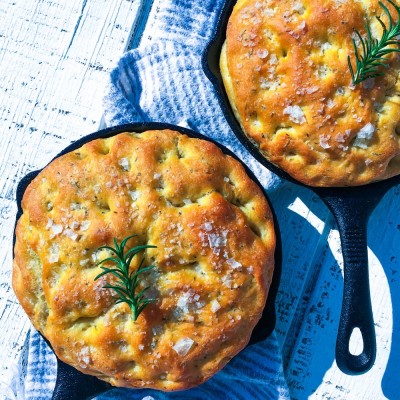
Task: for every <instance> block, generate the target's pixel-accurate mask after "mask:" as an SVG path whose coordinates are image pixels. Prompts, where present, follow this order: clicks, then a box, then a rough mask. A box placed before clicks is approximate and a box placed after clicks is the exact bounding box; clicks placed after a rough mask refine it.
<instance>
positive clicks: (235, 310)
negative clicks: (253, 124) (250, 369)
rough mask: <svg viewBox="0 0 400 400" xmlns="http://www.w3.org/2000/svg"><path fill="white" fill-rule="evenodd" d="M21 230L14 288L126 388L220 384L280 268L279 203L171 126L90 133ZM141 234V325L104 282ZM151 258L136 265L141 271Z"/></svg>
mask: <svg viewBox="0 0 400 400" xmlns="http://www.w3.org/2000/svg"><path fill="white" fill-rule="evenodd" d="M22 208H23V214H22V216H21V218H20V219H19V221H18V224H17V228H16V245H15V259H14V267H13V287H14V291H15V293H16V295H17V297H18V299H19V301H20V303H21V304H22V306H23V308H24V309H25V311H26V312H27V314H28V316H29V318H30V319H31V320H32V323H33V325H34V326H35V327H36V328H37V329H38V330H39V331H40V332H41V333H42V334H43V335H44V336H45V337H46V338H47V339H48V340H49V341H50V343H51V345H52V347H53V349H54V351H55V352H56V354H57V356H58V357H59V358H60V359H62V360H64V361H65V362H67V363H69V364H71V365H73V366H74V367H75V368H77V369H79V370H80V371H82V372H84V373H88V374H91V375H95V376H97V377H99V378H101V379H103V380H105V381H108V382H110V383H111V384H113V385H116V386H125V387H147V388H156V389H161V390H165V391H170V390H180V389H187V388H190V387H192V386H194V385H197V384H199V383H201V382H203V381H205V380H206V379H208V378H210V377H211V376H212V375H213V374H215V373H216V372H217V371H218V370H220V369H221V368H222V367H223V366H224V365H225V364H226V363H227V362H228V361H229V360H230V359H231V358H232V357H233V356H235V355H236V354H237V353H238V352H239V351H240V350H241V349H243V347H244V346H245V345H246V344H247V343H248V341H249V338H250V335H251V332H252V329H253V328H254V326H255V324H256V323H257V322H258V320H259V319H260V316H261V313H262V311H263V308H264V305H265V302H266V297H267V293H268V290H269V286H270V282H271V278H272V273H273V269H274V260H273V256H274V248H275V233H274V227H273V220H272V216H271V211H270V208H269V206H268V203H267V201H266V199H265V197H264V195H263V193H262V191H261V190H260V188H259V187H258V186H257V185H256V184H255V183H254V182H253V181H252V180H251V179H250V178H249V177H248V175H247V174H246V172H245V170H244V168H243V167H242V165H241V164H240V163H239V162H238V161H236V160H235V159H233V158H232V157H230V156H227V155H225V154H223V153H222V151H221V150H220V149H219V148H218V147H217V146H216V145H214V144H212V143H210V142H208V141H205V140H199V139H194V138H189V137H188V136H185V135H182V134H180V133H178V132H175V131H171V130H157V131H147V132H144V133H121V134H118V135H116V136H113V137H110V138H107V139H97V140H94V141H91V142H89V143H87V144H85V145H84V146H82V147H81V148H80V149H78V150H75V151H72V152H70V153H67V154H65V155H63V156H61V157H59V158H57V159H55V160H54V161H53V162H51V163H50V164H49V165H48V166H47V167H46V168H45V169H44V170H43V171H42V172H41V173H40V174H39V175H38V176H37V177H36V178H35V179H34V180H33V181H32V182H31V183H30V185H29V186H28V188H27V190H26V191H25V194H24V196H23V200H22ZM129 235H137V236H136V237H134V238H132V239H131V240H130V241H129V242H128V246H127V248H131V247H133V246H137V245H154V246H157V247H156V248H151V249H147V250H146V251H145V252H144V253H143V256H144V260H145V261H144V265H149V264H154V265H155V266H156V267H155V268H154V269H153V270H151V271H148V272H147V273H144V274H143V277H142V279H143V282H142V283H141V288H143V287H144V286H147V285H148V286H150V289H149V290H148V292H146V293H148V294H149V296H150V297H154V298H156V299H157V301H156V302H155V303H153V304H150V305H148V306H147V307H146V308H145V309H144V311H143V312H142V313H141V314H140V316H139V318H138V319H137V321H133V319H132V317H131V312H130V309H129V307H128V306H127V305H126V304H115V301H116V293H115V292H113V291H112V290H110V289H105V288H103V286H104V285H105V284H106V283H107V282H109V280H110V279H111V278H108V277H107V276H103V277H102V278H100V279H99V280H97V281H95V280H94V278H95V277H96V275H98V274H99V273H100V272H101V269H100V267H99V266H98V262H99V261H100V260H102V259H104V258H106V257H107V256H109V254H107V250H101V251H99V250H98V248H99V247H100V246H102V245H105V244H108V245H112V243H113V238H117V239H118V241H121V240H122V239H123V238H125V237H127V236H129ZM139 261H140V258H139V259H138V260H135V259H134V261H133V264H132V265H131V267H132V268H137V266H138V263H139Z"/></svg>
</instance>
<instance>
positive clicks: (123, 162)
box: [118, 157, 129, 171]
mask: <svg viewBox="0 0 400 400" xmlns="http://www.w3.org/2000/svg"><path fill="white" fill-rule="evenodd" d="M118 164H119V165H120V166H121V167H122V169H123V170H124V171H129V160H128V159H127V158H126V157H124V158H121V159H120V160H119V161H118Z"/></svg>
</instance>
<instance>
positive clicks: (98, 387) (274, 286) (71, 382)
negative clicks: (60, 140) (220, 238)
mask: <svg viewBox="0 0 400 400" xmlns="http://www.w3.org/2000/svg"><path fill="white" fill-rule="evenodd" d="M161 129H171V130H174V131H178V132H180V133H182V134H186V135H187V136H190V137H193V138H199V139H203V140H208V141H210V142H212V143H214V144H215V145H217V146H218V147H219V148H220V149H221V150H222V151H223V153H225V154H228V155H230V156H231V157H233V158H235V159H236V160H238V161H240V160H239V158H238V157H237V156H236V155H235V154H234V153H232V151H230V150H229V149H227V148H225V147H224V146H222V145H221V144H219V143H217V142H215V141H214V140H212V139H210V138H208V137H205V136H203V135H201V134H199V133H196V132H194V131H191V130H189V129H186V128H182V127H180V126H174V125H169V124H164V123H157V122H149V123H147V122H146V123H138V124H127V125H121V126H116V127H113V128H107V129H104V130H101V131H99V132H95V133H92V134H90V135H88V136H85V137H83V138H81V139H79V140H78V141H76V142H74V143H72V144H71V145H69V146H68V147H67V148H65V149H64V150H63V151H62V152H61V153H59V154H58V155H57V156H56V157H55V158H57V157H59V156H61V155H63V154H66V153H69V152H71V151H73V150H76V149H78V148H80V147H81V146H82V145H84V144H85V143H87V142H89V141H91V140H94V139H99V138H107V137H110V136H114V135H117V134H118V133H122V132H138V133H141V132H144V131H148V130H161ZM240 162H241V161H240ZM241 164H242V165H243V166H244V168H245V170H246V172H247V174H248V176H249V177H250V178H251V179H252V180H253V181H254V182H255V183H256V184H257V185H258V186H259V187H260V189H261V190H262V191H263V193H264V195H265V196H266V194H265V191H264V189H263V187H262V186H261V184H260V183H259V182H258V180H257V178H256V177H255V176H254V174H253V173H252V172H251V171H250V170H249V169H248V168H247V166H246V165H244V164H243V163H242V162H241ZM39 172H40V170H39V171H33V172H31V173H29V174H28V175H26V176H25V177H24V178H22V180H21V182H20V183H19V185H18V188H17V194H16V198H17V206H18V211H17V216H16V221H18V219H19V218H20V216H21V215H22V208H21V201H22V197H23V195H24V192H25V190H26V188H27V187H28V185H29V184H30V182H31V181H32V180H33V179H34V178H35V177H36V176H37V175H38V173H39ZM266 197H267V196H266ZM271 210H272V208H271ZM272 213H273V218H274V225H275V232H276V249H275V270H274V275H273V279H272V283H271V287H270V291H269V295H268V300H267V304H266V306H265V308H264V311H263V315H262V317H261V319H260V321H259V322H258V324H257V325H256V327H255V328H254V330H253V333H252V336H251V339H250V343H249V344H254V343H258V342H260V341H262V340H264V339H266V338H267V337H268V336H269V335H270V334H271V332H272V331H273V329H274V328H275V320H276V317H275V297H276V293H277V290H278V285H279V278H280V273H281V263H282V256H281V238H280V233H279V228H278V225H277V223H276V217H275V214H274V212H273V210H272ZM14 245H15V234H14V244H13V247H14ZM45 340H46V339H45ZM46 342H47V344H48V345H49V346H50V343H49V342H48V341H47V340H46ZM112 388H113V386H111V385H110V384H109V383H106V382H104V381H101V380H99V379H97V378H95V377H93V376H90V375H85V374H83V373H81V372H79V371H78V370H76V369H75V368H73V367H71V366H69V365H67V364H65V363H64V362H62V361H61V360H59V359H58V358H57V380H56V386H55V389H54V393H53V397H52V399H53V400H88V399H92V398H93V397H95V396H97V395H99V394H101V393H103V392H105V391H107V390H110V389H112Z"/></svg>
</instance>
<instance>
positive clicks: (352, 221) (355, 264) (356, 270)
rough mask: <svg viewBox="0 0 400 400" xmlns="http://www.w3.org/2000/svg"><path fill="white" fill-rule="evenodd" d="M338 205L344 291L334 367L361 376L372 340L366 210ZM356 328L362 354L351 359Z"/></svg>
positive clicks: (368, 365)
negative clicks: (351, 347) (351, 338)
mask: <svg viewBox="0 0 400 400" xmlns="http://www.w3.org/2000/svg"><path fill="white" fill-rule="evenodd" d="M349 204H350V203H349V202H346V201H341V202H340V203H339V205H340V210H337V211H339V212H337V213H335V212H334V215H335V217H336V221H337V224H338V228H339V232H340V238H341V244H342V253H343V261H344V287H343V302H342V311H341V316H340V322H339V331H338V336H337V341H336V363H337V365H338V367H339V368H340V369H341V370H342V371H343V372H344V373H347V374H362V373H364V372H366V371H368V370H369V369H370V368H371V367H372V365H373V364H374V361H375V356H376V339H375V328H374V320H373V316H372V307H371V296H370V289H369V277H368V253H367V222H368V217H369V215H370V212H371V211H372V210H369V208H368V207H362V205H359V207H357V208H354V207H352V206H350V207H349ZM355 328H358V329H359V330H360V332H361V335H362V341H363V350H362V352H361V354H358V355H353V354H351V353H350V350H349V343H350V337H351V335H352V333H353V330H354V329H355Z"/></svg>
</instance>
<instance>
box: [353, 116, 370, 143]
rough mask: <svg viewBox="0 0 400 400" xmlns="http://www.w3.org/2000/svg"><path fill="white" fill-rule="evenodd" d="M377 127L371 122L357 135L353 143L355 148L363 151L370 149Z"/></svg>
mask: <svg viewBox="0 0 400 400" xmlns="http://www.w3.org/2000/svg"><path fill="white" fill-rule="evenodd" d="M374 132H375V127H374V126H373V125H372V124H371V123H370V122H369V123H368V124H367V125H365V126H364V127H363V128H361V129H360V131H359V132H358V133H357V136H356V138H355V140H354V142H353V146H356V147H359V148H361V149H366V148H367V147H368V144H369V141H370V140H371V139H372V136H373V135H374Z"/></svg>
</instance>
